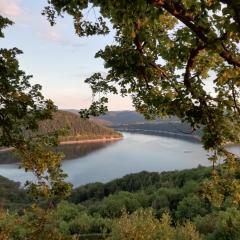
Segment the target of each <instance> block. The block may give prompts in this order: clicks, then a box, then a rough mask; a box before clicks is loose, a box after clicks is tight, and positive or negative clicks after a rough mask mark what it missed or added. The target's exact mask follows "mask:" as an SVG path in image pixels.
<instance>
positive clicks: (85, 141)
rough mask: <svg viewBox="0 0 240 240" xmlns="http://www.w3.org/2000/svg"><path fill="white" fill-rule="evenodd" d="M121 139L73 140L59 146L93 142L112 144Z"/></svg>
mask: <svg viewBox="0 0 240 240" xmlns="http://www.w3.org/2000/svg"><path fill="white" fill-rule="evenodd" d="M122 139H123V137H116V138H113V137H111V138H97V139H86V140H73V141H62V142H60V144H59V145H67V144H76V143H80V144H81V143H95V142H113V141H118V140H122Z"/></svg>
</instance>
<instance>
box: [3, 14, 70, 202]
mask: <svg viewBox="0 0 240 240" xmlns="http://www.w3.org/2000/svg"><path fill="white" fill-rule="evenodd" d="M11 24H13V22H11V21H10V20H8V19H7V18H4V17H2V16H0V37H4V34H3V28H5V27H6V26H8V25H11ZM21 53H22V51H21V50H19V49H17V48H12V49H5V48H0V72H1V74H0V147H2V146H3V147H14V148H15V151H16V152H17V154H18V155H19V156H20V158H21V160H22V161H21V167H22V168H23V169H25V171H31V172H32V173H33V174H34V176H35V177H36V182H35V183H33V182H28V183H26V185H27V186H28V187H29V191H30V192H31V193H32V194H34V195H35V196H37V197H39V196H41V197H46V198H47V199H51V201H52V200H53V199H55V198H56V197H61V196H64V195H65V194H66V193H67V192H68V190H69V189H70V188H69V185H68V184H66V183H65V182H64V178H65V174H64V173H63V172H62V170H61V159H62V156H61V154H56V153H54V152H53V151H52V150H51V147H52V146H54V145H56V144H57V143H58V132H57V131H56V132H53V133H52V134H49V135H46V134H45V135H44V134H42V135H39V134H32V133H33V132H34V131H37V129H38V126H39V123H40V121H42V120H46V119H50V118H51V117H52V114H53V113H54V112H55V111H56V109H57V108H56V106H55V105H54V104H53V102H52V101H51V100H47V99H45V98H44V97H43V95H42V94H41V86H40V85H38V84H36V85H31V84H30V82H29V80H30V79H31V77H32V76H31V75H26V73H25V72H24V71H23V70H21V69H20V67H19V63H18V60H17V55H18V54H21Z"/></svg>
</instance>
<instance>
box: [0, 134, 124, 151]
mask: <svg viewBox="0 0 240 240" xmlns="http://www.w3.org/2000/svg"><path fill="white" fill-rule="evenodd" d="M122 139H123V136H122V137H111V138H96V139H86V140H84V139H82V140H73V141H62V142H60V143H59V145H68V144H69V145H70V144H78V143H79V144H82V143H98V142H114V141H119V140H122ZM13 149H14V148H13V147H9V148H2V149H0V153H1V152H9V151H11V150H13Z"/></svg>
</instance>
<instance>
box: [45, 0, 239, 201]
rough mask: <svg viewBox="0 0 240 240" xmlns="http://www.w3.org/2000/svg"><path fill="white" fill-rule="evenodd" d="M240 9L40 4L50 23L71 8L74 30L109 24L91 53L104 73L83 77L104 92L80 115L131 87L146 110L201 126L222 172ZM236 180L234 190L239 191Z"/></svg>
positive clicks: (174, 0) (234, 124)
mask: <svg viewBox="0 0 240 240" xmlns="http://www.w3.org/2000/svg"><path fill="white" fill-rule="evenodd" d="M91 8H97V9H99V13H100V16H99V18H96V21H95V22H94V21H93V22H91V21H89V20H87V19H86V18H85V16H84V12H85V10H86V9H88V11H90V10H91ZM239 13H240V1H233V0H196V1H193V0H181V1H180V0H138V1H126V0H120V1H119V0H111V1H105V0H104V1H103V0H88V1H87V0H78V1H75V0H65V1H60V0H49V1H48V6H46V7H45V9H44V10H43V14H44V15H46V16H47V18H48V20H49V21H50V23H51V24H52V25H54V23H55V21H56V18H57V16H58V15H61V16H64V14H69V15H71V16H72V17H73V20H74V21H73V23H74V27H75V30H76V34H78V35H79V36H80V37H81V36H91V35H105V34H108V33H109V31H110V30H111V29H113V30H114V31H115V36H114V40H115V41H114V43H113V44H111V45H107V46H106V47H105V49H100V50H99V51H98V52H97V53H96V57H97V58H102V59H103V60H104V63H105V68H106V69H107V71H108V73H107V76H103V75H101V73H95V74H93V75H92V76H91V77H89V78H87V79H86V82H87V83H89V84H90V86H91V88H92V91H93V93H94V94H96V93H101V94H102V97H100V99H96V101H95V102H93V103H92V105H91V106H90V108H89V109H88V110H83V111H81V115H82V116H84V117H88V116H89V115H97V114H101V113H103V112H105V111H106V110H107V108H106V106H105V104H106V103H107V102H108V98H107V97H106V93H113V94H118V93H120V94H121V95H122V96H127V95H130V96H131V97H132V100H133V104H134V106H135V108H136V110H137V111H139V112H140V113H143V114H144V115H145V116H146V117H147V118H155V117H159V116H165V115H176V116H178V117H179V118H181V119H182V120H183V121H187V122H189V123H190V124H191V126H192V129H193V131H194V130H195V129H196V128H199V127H203V128H204V133H203V137H202V142H203V145H204V147H205V149H207V150H211V151H212V152H213V156H212V157H211V158H210V160H211V161H212V162H213V167H214V166H215V163H216V161H217V156H224V157H225V158H226V159H227V160H226V165H227V166H228V167H227V169H231V170H230V172H227V173H226V172H225V173H224V174H225V178H227V177H230V175H231V176H235V175H236V169H239V163H238V161H236V157H235V156H234V155H233V154H231V153H230V152H228V151H227V150H226V149H225V147H224V145H225V144H226V143H228V142H239V140H240V139H239V134H238V132H239V121H240V118H239V116H240V105H239V84H240V82H239V73H240V54H239V50H240V49H239V48H240V47H239V40H240V15H239ZM109 22H110V23H111V24H109ZM207 81H212V84H213V86H214V91H213V92H212V93H211V92H209V91H208V90H206V88H205V87H204V86H205V84H206V82H207ZM97 96H98V95H97ZM233 169H235V170H233ZM216 174H217V173H216V171H215V172H214V176H215V175H216ZM235 177H236V176H235ZM235 177H234V179H235ZM214 179H215V180H216V181H217V182H218V183H219V181H218V180H217V178H216V177H214ZM231 182H232V179H231V180H230V182H229V183H228V185H229V184H230V183H231ZM224 184H225V185H226V182H225V183H224ZM237 185H239V183H237ZM237 185H236V186H235V187H234V192H235V191H237V192H239V191H238V190H237V188H238V187H237ZM221 186H222V185H221ZM208 187H210V186H208ZM222 188H223V187H220V189H222ZM232 190H233V189H232ZM225 193H226V192H225ZM225 193H224V194H225ZM235 193H236V192H235ZM237 195H238V194H237ZM237 195H234V196H235V198H236V199H238V200H237V201H238V202H239V197H237Z"/></svg>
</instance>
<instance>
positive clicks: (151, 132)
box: [116, 128, 201, 143]
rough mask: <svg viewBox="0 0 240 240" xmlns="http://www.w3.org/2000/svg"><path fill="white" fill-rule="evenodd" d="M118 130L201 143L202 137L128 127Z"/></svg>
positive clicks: (118, 129)
mask: <svg viewBox="0 0 240 240" xmlns="http://www.w3.org/2000/svg"><path fill="white" fill-rule="evenodd" d="M116 130H117V131H121V132H128V133H139V134H145V135H152V136H162V137H169V138H173V139H181V140H185V141H189V142H192V143H201V137H200V136H198V135H192V134H184V133H174V132H168V131H161V130H149V129H126V128H122V129H121V128H116Z"/></svg>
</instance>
